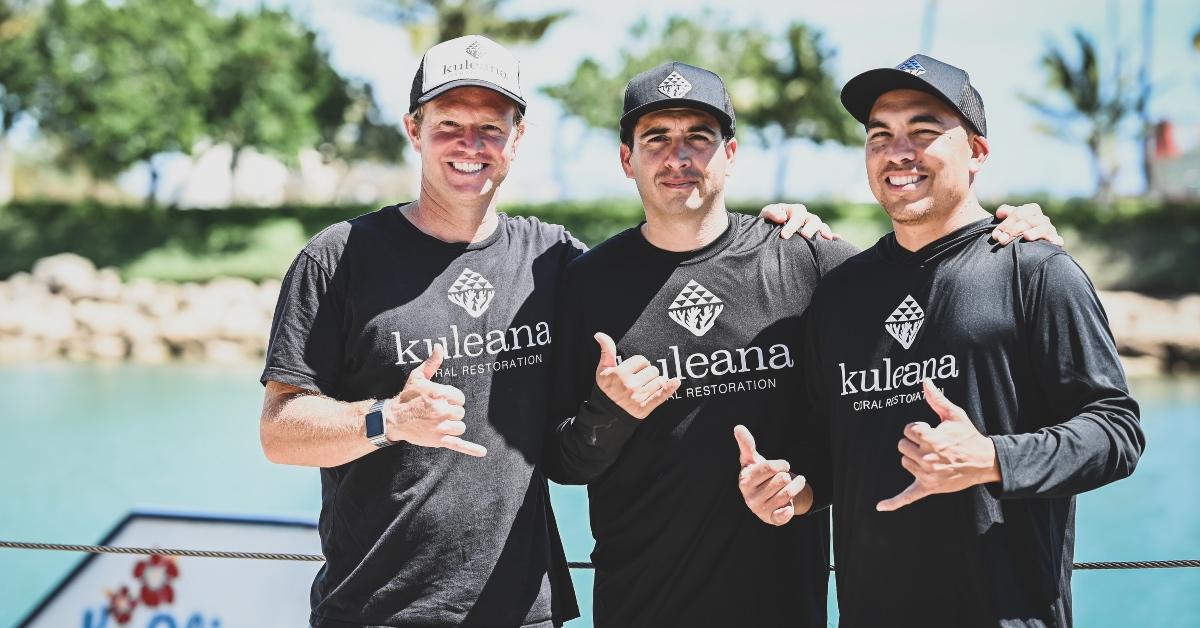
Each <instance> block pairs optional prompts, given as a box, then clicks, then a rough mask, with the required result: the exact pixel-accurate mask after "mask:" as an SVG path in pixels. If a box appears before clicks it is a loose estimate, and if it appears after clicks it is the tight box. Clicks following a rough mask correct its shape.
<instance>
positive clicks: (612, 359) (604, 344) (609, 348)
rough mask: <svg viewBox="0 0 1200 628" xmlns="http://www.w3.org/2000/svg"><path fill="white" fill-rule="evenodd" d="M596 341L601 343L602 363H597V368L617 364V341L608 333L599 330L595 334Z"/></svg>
mask: <svg viewBox="0 0 1200 628" xmlns="http://www.w3.org/2000/svg"><path fill="white" fill-rule="evenodd" d="M593 337H594V338H595V339H596V342H597V343H599V344H600V363H599V364H597V365H596V370H600V369H606V368H611V367H614V366H616V365H617V343H615V342H613V339H612V338H609V336H608V334H606V333H604V332H602V331H598V332H596V335H595V336H593Z"/></svg>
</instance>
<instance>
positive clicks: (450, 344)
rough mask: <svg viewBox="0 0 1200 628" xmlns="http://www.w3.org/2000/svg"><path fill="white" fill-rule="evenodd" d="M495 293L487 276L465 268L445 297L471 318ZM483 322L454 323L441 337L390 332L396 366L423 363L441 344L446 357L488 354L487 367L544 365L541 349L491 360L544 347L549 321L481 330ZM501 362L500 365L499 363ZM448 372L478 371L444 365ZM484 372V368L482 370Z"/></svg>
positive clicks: (448, 358)
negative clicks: (511, 353) (419, 336)
mask: <svg viewBox="0 0 1200 628" xmlns="http://www.w3.org/2000/svg"><path fill="white" fill-rule="evenodd" d="M495 296H496V288H495V286H493V285H492V282H490V281H488V279H487V277H484V276H483V275H481V274H479V273H477V272H475V271H473V270H471V269H470V268H465V267H464V268H463V271H462V272H461V273H459V275H458V278H457V279H455V280H454V283H453V284H451V286H450V289H449V290H447V291H446V298H448V299H449V300H450V302H451V303H453V304H455V305H457V306H459V307H461V308H462V309H464V310H466V312H467V314H470V315H471V318H479V317H480V316H482V315H483V313H484V312H486V311H487V309H488V307H490V306H491V304H492V300H493V299H494V298H495ZM481 324H482V323H481V322H478V323H472V324H469V325H464V326H462V327H460V326H459V325H456V324H452V325H450V326H449V329H448V330H446V331H445V332H444V333H442V334H441V335H440V336H435V337H432V338H416V339H412V338H405V337H403V336H401V332H398V331H393V332H391V335H392V338H393V339H394V340H395V342H396V365H397V366H400V365H414V364H420V363H421V362H423V361H424V360H425V358H427V357H428V356H430V355H431V354H432V353H433V345H435V344H440V345H442V348H443V349H445V360H447V361H449V360H459V359H462V358H480V357H486V358H488V359H489V361H488V367H487V368H488V369H490V370H497V369H498V368H512V367H515V366H525V365H528V364H541V363H542V361H543V359H544V357H543V355H542V353H541V351H539V352H538V353H536V354H533V355H529V356H523V357H513V358H509V359H501V360H498V361H495V362H492V361H491V359H494V358H495V356H498V355H500V354H501V353H506V352H509V351H516V350H520V349H526V350H528V349H532V348H535V347H537V348H540V347H545V346H547V345H549V344H550V341H551V338H550V323H549V322H547V321H540V322H537V323H533V324H525V325H513V326H511V327H508V328H505V329H478V327H479V326H481ZM497 365H498V366H497ZM443 370H444V371H445V372H446V373H447V374H451V375H456V374H459V373H463V374H468V375H469V374H476V373H474V372H473V371H474V370H476V369H472V368H470V367H468V366H462V367H458V368H452V367H444V368H443ZM481 372H482V371H481Z"/></svg>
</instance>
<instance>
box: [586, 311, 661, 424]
mask: <svg viewBox="0 0 1200 628" xmlns="http://www.w3.org/2000/svg"><path fill="white" fill-rule="evenodd" d="M595 338H596V342H598V343H600V362H599V363H598V364H597V365H596V386H598V387H599V388H600V390H601V391H602V392H604V394H605V395H607V396H608V398H609V399H612V400H613V402H614V403H616V404H617V405H618V406H621V409H622V410H624V411H625V412H628V413H629V414H630V415H631V416H633V417H634V418H635V419H644V418H646V417H647V416H649V415H650V413H651V412H653V411H654V409H655V408H657V407H658V406H659V405H661V404H662V402H664V401H666V400H667V398H668V397H670V396H671V395H673V394H675V391H676V390H678V389H679V384H680V383H681V380H680V379H679V378H677V377H672V378H670V379H668V378H667V377H665V376H663V375H661V374H659V372H658V369H657V368H655V367H654V366H653V365H651V364H650V360H647V359H646V358H645V357H644V356H641V355H635V356H633V357H632V358H629V359H628V360H625V361H624V362H621V364H619V365H618V364H617V343H615V342H613V339H612V338H610V337H609V336H608V334H605V333H604V332H596V336H595Z"/></svg>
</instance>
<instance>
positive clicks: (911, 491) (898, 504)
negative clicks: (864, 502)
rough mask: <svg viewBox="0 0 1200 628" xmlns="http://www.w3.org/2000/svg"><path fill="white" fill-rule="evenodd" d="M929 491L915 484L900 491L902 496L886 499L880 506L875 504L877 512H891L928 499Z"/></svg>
mask: <svg viewBox="0 0 1200 628" xmlns="http://www.w3.org/2000/svg"><path fill="white" fill-rule="evenodd" d="M928 495H929V491H927V490H926V489H925V488H923V487H922V486H921V485H920V484H917V483H916V482H913V483H912V484H909V485H908V488H906V489H904V490H903V491H900V494H899V495H897V496H895V497H892V498H890V499H885V500H883V501H881V502H879V503H878V504H875V510H878V511H879V512H891V511H893V510H898V509H900V508H903V507H905V506H907V505H909V504H911V503H913V502H915V501H917V500H918V499H921V498H922V497H927V496H928Z"/></svg>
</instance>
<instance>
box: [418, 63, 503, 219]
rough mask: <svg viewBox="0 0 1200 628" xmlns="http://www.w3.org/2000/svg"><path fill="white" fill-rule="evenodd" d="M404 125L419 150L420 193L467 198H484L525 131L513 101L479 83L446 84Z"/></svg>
mask: <svg viewBox="0 0 1200 628" xmlns="http://www.w3.org/2000/svg"><path fill="white" fill-rule="evenodd" d="M404 126H405V128H406V129H407V130H408V135H409V141H410V142H412V146H413V150H415V151H417V153H419V154H420V155H421V192H422V194H431V195H433V196H434V197H436V198H440V199H444V200H445V201H449V202H467V203H472V202H478V201H479V200H481V199H482V200H489V201H490V199H491V197H492V196H493V195H494V194H495V192H496V188H498V187H499V186H500V184H501V183H502V182H503V181H504V178H505V177H506V176H508V169H509V166H510V165H511V164H512V161H513V158H514V157H516V152H517V145H518V144H519V143H520V141H521V136H522V134H524V132H525V123H524V122H521V121H519V119H518V111H517V105H516V103H514V102H513V101H511V100H509V99H508V98H506V97H505V96H503V95H501V94H499V93H497V92H495V91H492V90H490V89H485V88H482V87H458V88H455V89H452V90H450V91H448V92H446V93H445V94H442V95H441V96H438V97H437V98H434V99H433V100H431V101H429V102H427V103H425V104H424V105H423V106H422V108H421V110H420V114H419V115H418V116H415V117H414V116H412V115H408V116H405V117H404Z"/></svg>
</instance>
